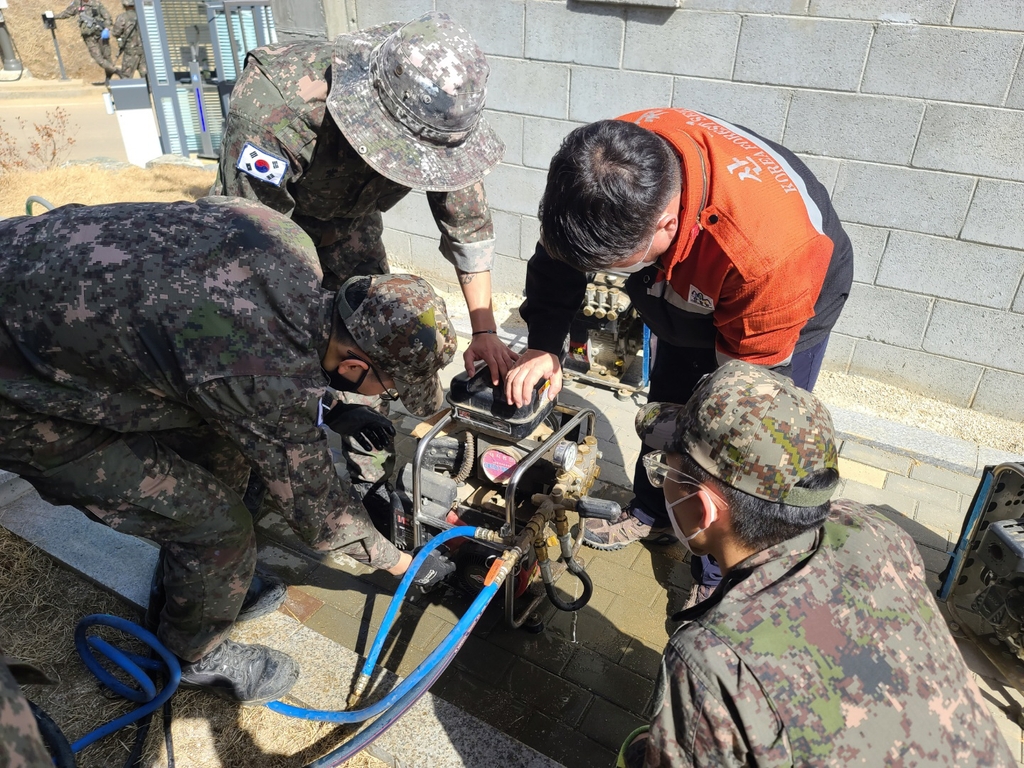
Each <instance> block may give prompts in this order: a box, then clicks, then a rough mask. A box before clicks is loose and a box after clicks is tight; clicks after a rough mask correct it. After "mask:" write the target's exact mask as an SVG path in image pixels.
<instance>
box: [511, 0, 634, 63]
mask: <svg viewBox="0 0 1024 768" xmlns="http://www.w3.org/2000/svg"><path fill="white" fill-rule="evenodd" d="M625 23H626V22H625V13H624V11H623V9H622V8H621V7H620V8H601V7H596V6H588V5H568V6H567V5H566V4H564V3H546V2H536V0H531V2H528V3H527V4H526V57H527V58H528V59H539V60H543V61H565V62H570V63H573V64H593V65H595V66H599V67H618V66H619V59H620V56H621V53H622V34H623V28H624V27H625Z"/></svg>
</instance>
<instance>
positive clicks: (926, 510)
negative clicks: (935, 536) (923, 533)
mask: <svg viewBox="0 0 1024 768" xmlns="http://www.w3.org/2000/svg"><path fill="white" fill-rule="evenodd" d="M914 519H915V520H916V521H917V522H919V523H921V524H922V525H926V526H928V527H930V528H933V529H935V530H945V531H947V532H948V535H949V537H950V538H951V540H952V539H953V538H955V537H956V535H957V534H958V533H959V531H960V528H961V527H962V526H963V524H964V514H963V512H961V511H960V506H959V501H958V502H957V505H956V506H955V507H953V508H952V509H950V508H948V507H942V506H935V505H932V504H928V503H927V502H923V501H922V502H921V504H920V505H919V506H918V508H917V515H916V516H915V518H914Z"/></svg>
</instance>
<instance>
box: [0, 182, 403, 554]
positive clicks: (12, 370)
mask: <svg viewBox="0 0 1024 768" xmlns="http://www.w3.org/2000/svg"><path fill="white" fill-rule="evenodd" d="M0 242H3V243H4V244H5V248H4V253H3V255H2V256H0V397H3V398H6V399H8V400H11V401H13V402H15V403H17V404H18V405H20V406H21V407H23V408H25V409H27V410H30V411H35V412H37V413H40V414H44V415H47V416H56V417H60V418H64V419H69V420H71V421H75V422H79V423H86V424H96V425H99V426H102V427H106V428H108V429H111V430H114V431H116V432H157V431H161V430H168V429H176V428H188V427H195V426H200V425H206V424H208V425H210V426H212V427H213V428H215V429H217V430H218V431H220V432H221V433H222V434H225V435H227V436H228V437H229V438H231V440H232V441H233V442H234V443H235V444H236V445H237V446H238V448H239V450H240V451H241V452H242V453H243V455H245V457H246V458H247V459H248V460H249V462H250V464H251V465H252V466H253V467H255V468H256V469H257V471H258V472H259V474H260V476H261V477H262V478H263V479H264V481H265V482H266V484H267V488H268V492H269V496H270V499H271V501H272V502H274V503H275V506H276V507H278V508H279V509H280V510H281V511H282V513H283V514H284V516H285V517H286V519H287V520H288V521H289V523H290V524H291V526H292V528H293V529H294V530H295V531H296V533H298V534H299V535H300V536H301V537H302V538H303V539H304V540H305V541H306V542H307V543H309V544H310V545H312V546H315V547H318V548H320V549H342V550H343V551H345V552H346V553H347V554H350V555H352V556H353V557H355V558H356V559H359V560H362V561H363V562H369V563H370V564H371V565H376V566H378V567H381V565H380V564H383V567H390V566H391V565H394V563H395V562H397V559H398V553H397V550H395V548H394V547H393V546H392V545H391V544H390V543H389V542H387V541H386V540H385V539H384V538H383V537H382V536H381V535H380V534H379V533H377V532H376V530H375V529H374V528H373V526H372V525H371V524H370V521H369V518H368V516H367V514H366V511H365V509H364V508H363V506H362V504H361V502H360V501H359V500H358V497H356V496H355V494H354V492H353V491H352V488H351V486H350V485H349V484H348V483H346V482H343V481H342V480H340V479H339V478H338V477H337V474H336V472H335V470H334V463H333V460H332V455H331V450H330V448H329V446H328V441H327V436H326V434H325V433H324V431H323V430H322V429H321V427H319V426H317V422H318V418H317V411H318V404H319V400H320V397H321V396H322V395H323V393H324V391H325V389H326V384H327V379H326V376H325V375H324V372H323V369H322V368H321V367H320V360H321V357H322V355H323V354H324V352H325V351H326V349H327V344H328V340H329V337H330V331H331V322H332V318H333V316H334V294H333V293H328V292H325V291H323V290H321V288H320V282H321V280H322V277H323V275H322V272H321V271H320V266H319V263H318V261H317V257H316V252H315V251H314V250H313V248H312V245H311V243H310V242H309V238H308V237H306V235H305V234H304V233H303V232H302V230H301V229H299V228H298V227H297V226H295V224H293V223H292V222H291V221H289V220H288V219H287V218H285V217H284V216H281V215H280V214H278V213H275V212H274V211H271V210H270V209H268V208H265V207H263V206H260V205H258V204H256V203H252V202H249V201H246V200H238V199H226V198H208V199H205V200H200V201H199V202H197V203H185V202H178V203H120V204H113V205H103V206H95V207H84V206H65V207H63V208H60V209H57V210H55V211H51V212H49V213H46V214H43V215H41V216H37V217H32V218H30V217H20V218H14V219H8V220H5V221H0Z"/></svg>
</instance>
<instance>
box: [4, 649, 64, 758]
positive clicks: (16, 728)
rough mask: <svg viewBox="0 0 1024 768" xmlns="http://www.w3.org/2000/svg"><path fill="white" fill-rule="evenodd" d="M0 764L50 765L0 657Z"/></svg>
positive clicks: (15, 684) (20, 697) (12, 677)
mask: <svg viewBox="0 0 1024 768" xmlns="http://www.w3.org/2000/svg"><path fill="white" fill-rule="evenodd" d="M0 766H22V767H23V768H53V761H52V760H51V759H50V755H49V753H48V752H47V751H46V747H44V746H43V739H42V737H41V736H40V735H39V728H38V727H37V726H36V719H35V717H34V716H33V714H32V710H30V709H29V707H28V702H27V701H25V697H24V696H22V694H21V688H20V687H18V683H17V682H15V680H14V676H13V675H11V672H10V670H9V669H7V666H6V665H5V664H4V663H3V661H2V660H0Z"/></svg>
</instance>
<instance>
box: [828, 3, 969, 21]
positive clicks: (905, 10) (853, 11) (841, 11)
mask: <svg viewBox="0 0 1024 768" xmlns="http://www.w3.org/2000/svg"><path fill="white" fill-rule="evenodd" d="M955 3H956V0H811V7H810V9H809V11H808V12H809V13H810V14H811V15H812V16H831V17H834V18H841V19H870V20H873V21H892V22H902V23H915V24H948V23H949V16H950V14H951V13H952V12H953V5H954V4H955Z"/></svg>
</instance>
